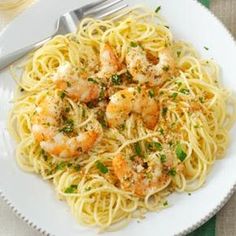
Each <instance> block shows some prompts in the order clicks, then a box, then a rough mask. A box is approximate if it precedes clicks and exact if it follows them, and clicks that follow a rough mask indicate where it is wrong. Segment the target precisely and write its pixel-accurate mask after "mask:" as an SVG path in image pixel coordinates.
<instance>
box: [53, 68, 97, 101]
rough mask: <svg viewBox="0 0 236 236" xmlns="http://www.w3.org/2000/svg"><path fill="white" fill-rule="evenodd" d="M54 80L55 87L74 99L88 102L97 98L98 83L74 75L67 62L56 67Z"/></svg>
mask: <svg viewBox="0 0 236 236" xmlns="http://www.w3.org/2000/svg"><path fill="white" fill-rule="evenodd" d="M54 81H55V83H56V87H57V88H58V89H60V90H62V91H64V92H65V94H66V95H67V96H68V97H70V98H71V99H72V100H74V101H80V102H84V103H88V102H90V101H92V100H95V99H97V98H98V97H99V94H100V87H99V85H98V84H95V83H93V82H90V81H88V80H86V79H82V78H78V77H77V76H75V75H74V74H73V71H72V67H71V65H70V64H69V63H66V64H64V65H62V66H61V67H59V68H58V71H57V74H56V75H55V76H54Z"/></svg>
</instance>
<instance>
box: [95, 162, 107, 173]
mask: <svg viewBox="0 0 236 236" xmlns="http://www.w3.org/2000/svg"><path fill="white" fill-rule="evenodd" d="M96 167H97V169H98V170H100V172H101V173H103V174H106V173H107V172H108V168H107V167H106V166H105V165H104V164H103V163H102V162H100V161H97V162H96Z"/></svg>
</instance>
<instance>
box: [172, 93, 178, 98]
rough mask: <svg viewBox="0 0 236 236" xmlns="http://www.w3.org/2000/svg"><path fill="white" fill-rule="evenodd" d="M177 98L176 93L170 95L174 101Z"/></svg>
mask: <svg viewBox="0 0 236 236" xmlns="http://www.w3.org/2000/svg"><path fill="white" fill-rule="evenodd" d="M177 96H178V93H176V92H175V93H173V94H172V95H171V97H172V98H173V99H174V100H175V99H176V98H177Z"/></svg>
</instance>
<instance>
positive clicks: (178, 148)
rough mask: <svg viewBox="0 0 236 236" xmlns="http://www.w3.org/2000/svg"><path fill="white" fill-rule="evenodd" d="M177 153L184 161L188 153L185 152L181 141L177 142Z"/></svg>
mask: <svg viewBox="0 0 236 236" xmlns="http://www.w3.org/2000/svg"><path fill="white" fill-rule="evenodd" d="M175 154H176V156H177V157H178V159H179V160H180V161H184V160H185V158H186V156H187V154H186V153H185V152H184V150H183V148H182V146H181V144H180V143H178V144H177V146H176V149H175Z"/></svg>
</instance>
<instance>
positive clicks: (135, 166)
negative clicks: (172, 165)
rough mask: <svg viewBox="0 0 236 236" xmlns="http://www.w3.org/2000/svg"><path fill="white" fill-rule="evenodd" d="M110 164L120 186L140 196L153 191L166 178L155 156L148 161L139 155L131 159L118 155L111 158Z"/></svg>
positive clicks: (164, 181)
mask: <svg viewBox="0 0 236 236" xmlns="http://www.w3.org/2000/svg"><path fill="white" fill-rule="evenodd" d="M112 166H113V170H114V173H115V175H116V176H117V178H118V179H119V182H120V187H121V188H122V189H124V190H126V191H129V192H133V193H134V194H136V195H138V196H141V197H144V196H146V195H147V194H149V193H150V192H152V191H155V189H158V188H159V187H160V186H162V185H164V184H165V183H166V181H167V180H168V176H167V175H166V174H163V173H162V165H161V163H160V160H159V159H157V158H155V159H154V160H152V161H149V163H148V162H145V161H144V160H143V159H142V158H140V157H135V158H134V160H133V161H131V160H128V159H125V158H124V157H123V156H122V155H118V156H116V157H115V158H114V159H113V161H112Z"/></svg>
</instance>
